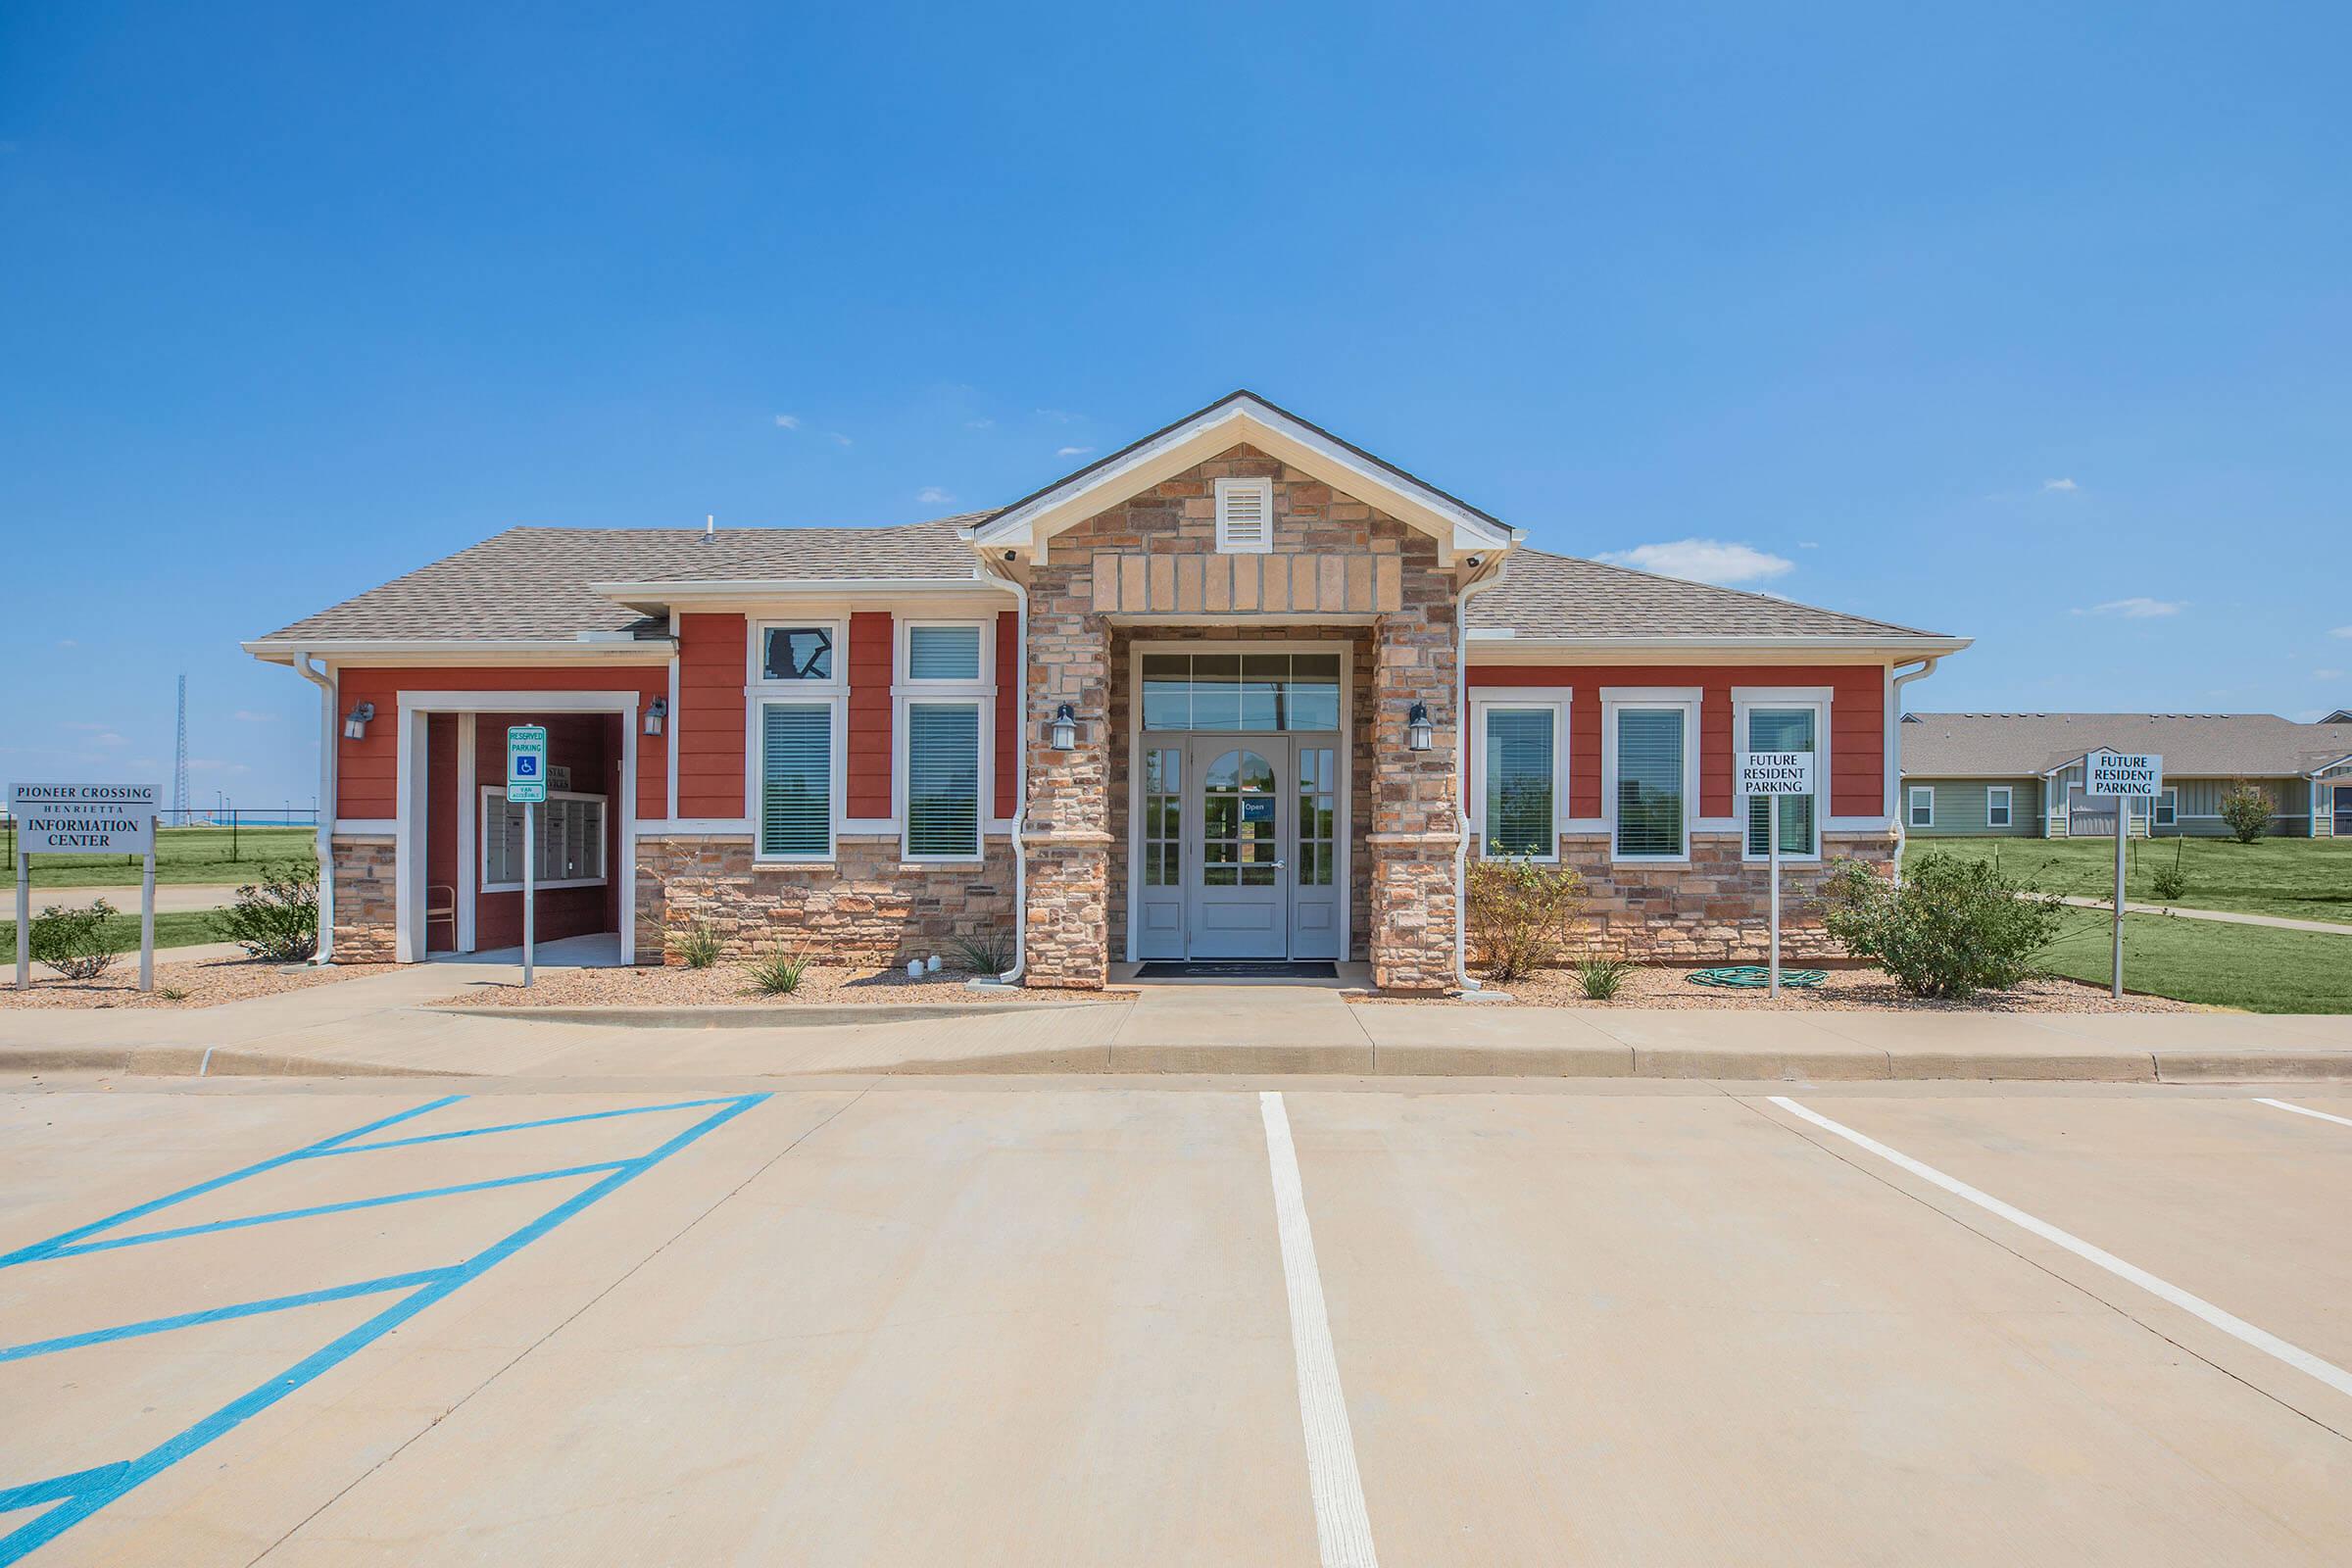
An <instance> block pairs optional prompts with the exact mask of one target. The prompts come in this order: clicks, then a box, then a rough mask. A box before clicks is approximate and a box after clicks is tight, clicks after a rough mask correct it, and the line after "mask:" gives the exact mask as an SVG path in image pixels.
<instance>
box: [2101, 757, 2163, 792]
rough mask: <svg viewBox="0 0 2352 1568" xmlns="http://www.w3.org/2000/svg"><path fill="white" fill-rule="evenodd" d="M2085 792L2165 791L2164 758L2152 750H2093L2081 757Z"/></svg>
mask: <svg viewBox="0 0 2352 1568" xmlns="http://www.w3.org/2000/svg"><path fill="white" fill-rule="evenodd" d="M2082 774H2083V777H2082V793H2083V794H2085V795H2132V796H2156V795H2162V794H2163V793H2164V759H2163V758H2161V757H2159V756H2157V755H2156V754H2155V753H2153V752H2093V753H2091V754H2090V755H2089V756H2088V757H2086V758H2084V759H2083V760H2082Z"/></svg>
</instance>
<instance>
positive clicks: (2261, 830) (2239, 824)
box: [2222, 778, 2271, 844]
mask: <svg viewBox="0 0 2352 1568" xmlns="http://www.w3.org/2000/svg"><path fill="white" fill-rule="evenodd" d="M2222 821H2223V822H2224V824H2226V825H2227V826H2228V827H2229V832H2230V835H2231V836H2232V837H2234V838H2235V839H2236V840H2237V842H2238V843H2240V844H2251V843H2253V842H2254V841H2255V840H2256V839H2258V838H2260V837H2262V836H2263V834H2265V833H2266V832H2268V831H2270V826H2271V798H2270V797H2269V796H2268V795H2265V794H2264V793H2263V792H2262V790H2261V789H2260V788H2259V787H2258V786H2256V785H2255V784H2253V783H2250V782H2249V781H2247V780H2245V779H2242V778H2237V779H2231V780H2230V781H2229V793H2228V794H2226V795H2224V796H2223V797H2222Z"/></svg>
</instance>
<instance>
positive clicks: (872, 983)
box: [428, 963, 1106, 1007]
mask: <svg viewBox="0 0 2352 1568" xmlns="http://www.w3.org/2000/svg"><path fill="white" fill-rule="evenodd" d="M970 978H971V976H970V975H968V974H965V973H963V972H962V971H961V970H956V969H942V970H940V972H939V973H937V974H927V975H925V976H923V978H921V979H920V980H910V979H908V978H907V971H906V970H905V969H877V968H875V967H873V966H872V965H870V964H867V965H857V964H849V965H842V964H832V965H820V964H814V963H812V964H810V965H809V969H808V972H807V973H806V974H804V975H802V976H801V984H800V988H799V989H798V990H796V991H794V992H792V993H791V994H790V995H788V996H781V997H771V996H764V995H762V994H761V993H760V992H759V991H757V990H755V989H754V988H753V986H752V978H751V969H750V966H749V965H747V964H740V963H718V964H712V965H711V967H710V968H708V969H694V968H689V967H687V966H686V965H684V964H664V965H662V966H661V967H659V968H655V967H646V968H635V969H553V970H542V971H541V972H540V973H539V975H538V977H537V978H536V980H535V981H534V982H533V984H532V985H531V987H530V989H529V990H527V991H526V990H524V989H523V988H522V987H521V986H518V985H477V986H473V987H470V988H468V989H467V990H466V992H465V993H464V994H463V995H461V996H454V997H442V998H440V999H439V1000H438V1001H437V1002H434V1003H430V1004H428V1005H431V1006H441V1007H455V1006H465V1007H483V1006H489V1007H712V1006H756V1007H789V1006H795V1005H824V1006H839V1005H844V1004H848V1003H911V1002H920V1003H927V1004H935V1003H948V1004H969V1005H973V1006H979V1007H985V1006H990V1005H995V1004H999V1003H1004V1002H1101V1001H1103V998H1104V996H1105V995H1106V993H1103V992H1100V991H1024V990H989V991H975V990H972V989H971V988H970V987H968V986H966V985H965V984H964V982H965V981H966V980H969V979H970Z"/></svg>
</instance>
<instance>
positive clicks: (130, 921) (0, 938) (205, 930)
mask: <svg viewBox="0 0 2352 1568" xmlns="http://www.w3.org/2000/svg"><path fill="white" fill-rule="evenodd" d="M107 902H108V903H110V904H111V903H113V902H114V901H113V900H112V899H109V900H108V901H107ZM132 903H133V904H134V905H135V904H136V903H137V900H136V899H135V897H134V899H133V900H132ZM33 912H35V913H36V914H37V913H38V912H40V904H39V901H37V900H36V901H34V904H33ZM220 916H221V911H220V910H219V909H188V910H183V911H181V912H180V913H177V914H159V915H157V916H156V917H155V947H156V951H157V952H159V953H160V952H162V951H163V950H164V949H166V948H192V947H194V946H196V945H197V944H198V943H200V942H226V941H227V940H228V938H227V937H225V936H223V935H221V930H220V927H219V925H218V923H217V922H218V921H219V919H220ZM114 931H115V934H116V936H117V937H118V938H120V939H121V941H122V943H123V952H124V953H126V954H128V955H129V956H130V960H131V961H132V962H133V963H136V962H137V961H138V957H139V911H138V910H137V908H135V907H134V908H132V910H131V911H130V913H128V914H126V915H123V917H122V918H121V919H119V920H117V921H116V922H115V924H114ZM16 961H17V922H16V921H14V920H0V964H6V965H7V966H8V973H9V975H10V976H11V977H12V978H13V977H14V976H15V974H16V967H15V966H16ZM32 967H33V972H34V973H35V974H47V973H48V972H49V971H48V970H46V969H43V968H42V967H41V966H40V965H39V964H38V963H35V964H34V965H33V966H32Z"/></svg>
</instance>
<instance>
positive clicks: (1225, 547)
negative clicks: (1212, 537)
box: [1216, 479, 1274, 556]
mask: <svg viewBox="0 0 2352 1568" xmlns="http://www.w3.org/2000/svg"><path fill="white" fill-rule="evenodd" d="M1241 494H1250V495H1254V496H1256V497H1257V498H1258V504H1259V505H1260V506H1261V507H1263V508H1264V509H1265V510H1264V513H1263V515H1264V517H1265V519H1266V526H1265V531H1264V532H1263V533H1262V534H1260V535H1259V536H1258V538H1257V540H1256V541H1255V542H1254V543H1251V542H1247V541H1245V542H1243V543H1241V544H1236V543H1234V541H1233V536H1232V535H1231V534H1230V533H1229V532H1228V531H1227V530H1226V526H1225V498H1226V497H1227V496H1230V495H1241ZM1216 518H1217V554H1219V555H1221V556H1263V555H1270V554H1272V552H1273V549H1274V481H1273V480H1271V479H1219V480H1217V481H1216Z"/></svg>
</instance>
